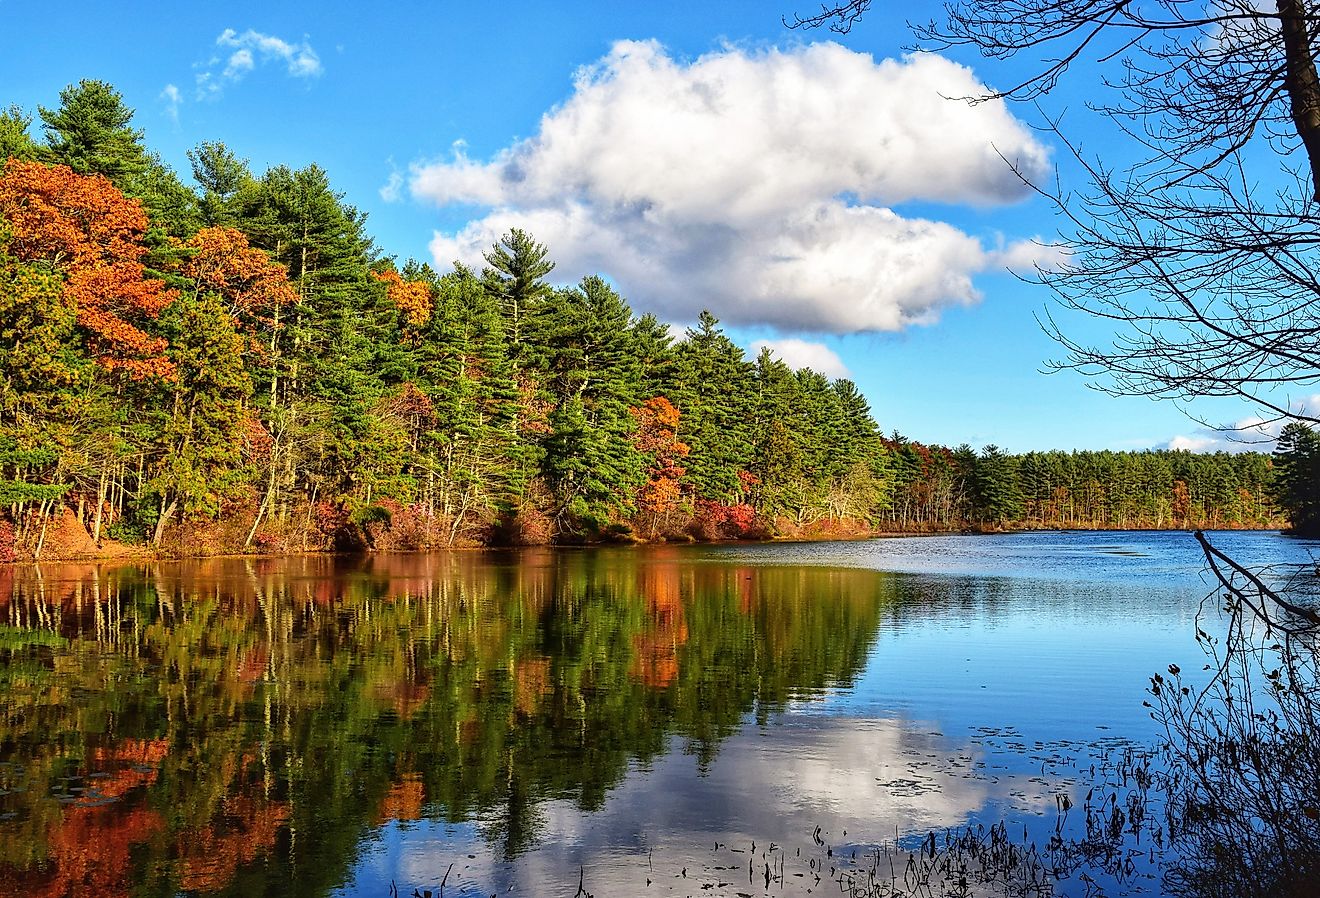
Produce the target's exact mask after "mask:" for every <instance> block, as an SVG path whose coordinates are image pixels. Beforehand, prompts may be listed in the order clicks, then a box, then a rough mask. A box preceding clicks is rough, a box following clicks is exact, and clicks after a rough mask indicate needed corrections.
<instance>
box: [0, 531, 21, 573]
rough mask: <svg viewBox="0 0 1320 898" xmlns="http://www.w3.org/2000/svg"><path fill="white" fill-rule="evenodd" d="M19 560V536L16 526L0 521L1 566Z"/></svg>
mask: <svg viewBox="0 0 1320 898" xmlns="http://www.w3.org/2000/svg"><path fill="white" fill-rule="evenodd" d="M17 560H18V535H17V534H16V533H15V532H14V525H13V524H12V523H11V522H9V521H3V520H0V564H5V563H8V562H11V561H17Z"/></svg>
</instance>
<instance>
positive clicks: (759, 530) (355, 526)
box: [0, 508, 1286, 563]
mask: <svg viewBox="0 0 1320 898" xmlns="http://www.w3.org/2000/svg"><path fill="white" fill-rule="evenodd" d="M2 524H3V522H0V525H2ZM253 525H254V521H253V520H252V519H251V518H250V517H248V518H247V519H244V518H243V517H238V518H231V519H225V518H223V517H222V518H221V519H220V520H216V521H204V522H185V523H183V524H181V525H177V526H175V527H172V528H169V529H167V530H166V531H165V533H164V536H163V538H162V540H161V541H160V543H159V545H151V544H150V543H149V542H148V541H146V540H145V539H138V540H135V539H133V538H123V537H122V536H121V538H110V537H108V536H104V535H103V536H102V538H101V539H99V540H98V539H96V538H94V537H93V534H92V532H91V529H90V528H89V527H88V525H87V523H86V522H85V521H84V520H83V519H82V518H81V517H80V516H79V515H78V514H77V513H76V512H75V511H74V510H73V509H70V508H64V509H61V510H60V511H58V512H55V513H52V514H51V515H49V516H48V519H47V520H44V521H43V522H41V525H40V526H29V527H28V528H26V530H25V537H26V538H25V539H16V538H14V537H13V530H12V528H9V531H8V532H9V534H10V538H9V539H8V540H0V563H31V562H63V561H101V562H104V561H124V562H134V561H160V560H171V559H184V558H226V557H296V556H300V555H308V554H316V555H320V554H330V555H358V554H372V553H394V552H431V551H448V550H455V549H477V550H480V549H495V548H518V547H529V546H560V547H573V546H578V547H581V546H609V545H622V546H627V545H684V544H721V543H734V544H738V543H747V544H755V543H769V542H788V543H793V542H805V543H811V542H836V541H853V540H868V539H885V538H900V537H921V536H952V535H969V536H971V535H986V534H1008V533H1033V532H1056V533H1092V532H1122V531H1131V532H1149V533H1162V532H1180V531H1190V530H1194V529H1211V530H1240V531H1261V532H1268V531H1278V530H1280V529H1282V528H1283V527H1284V526H1285V525H1286V522H1285V521H1270V522H1268V524H1263V523H1253V524H1250V525H1242V524H1240V523H1238V522H1227V523H1225V522H1218V521H1196V522H1190V523H1187V524H1186V525H1185V526H1152V525H1145V526H1143V525H1141V524H1137V525H1133V524H1131V523H1129V522H1126V521H1124V522H1118V523H1112V524H1097V525H1091V526H1079V527H1065V526H1059V525H1052V524H1048V523H1044V522H1040V521H1020V522H1010V523H1005V524H1001V525H987V524H984V523H975V522H967V521H959V522H954V523H951V524H949V525H947V526H938V525H930V524H923V525H921V526H918V527H908V528H902V527H894V526H892V525H889V524H888V523H887V524H886V525H885V526H880V527H877V526H872V525H870V524H867V523H866V522H864V521H859V520H856V519H850V518H840V519H834V520H828V519H824V520H819V521H811V522H805V523H800V522H797V521H794V520H791V519H788V518H782V517H781V518H776V519H774V520H773V521H768V522H767V521H759V520H753V521H751V522H749V523H747V524H745V525H743V526H739V527H734V528H728V527H713V528H712V527H700V526H688V527H686V528H683V529H678V528H671V529H668V530H666V531H665V532H663V533H653V534H649V535H645V534H639V533H637V532H636V531H634V530H632V529H631V528H626V527H615V528H606V529H603V530H599V531H593V532H584V533H576V534H574V533H567V534H560V535H559V536H557V537H554V538H550V537H548V536H546V535H545V534H542V533H536V532H528V531H527V530H526V529H524V528H519V527H518V526H517V524H516V522H515V523H514V524H512V525H504V526H499V527H496V526H492V527H491V528H490V529H489V530H488V531H487V532H486V533H485V534H484V535H483V538H481V539H474V538H471V537H466V538H463V539H452V538H451V537H452V535H453V534H452V533H450V532H449V531H448V529H447V528H444V527H439V526H434V525H428V524H427V523H426V522H425V521H423V522H420V523H419V522H418V521H415V520H412V519H404V520H401V521H396V520H395V519H394V518H380V519H376V520H370V521H366V522H364V523H357V522H354V521H346V522H343V523H340V524H339V525H338V526H336V527H335V528H333V529H327V528H324V527H318V526H316V525H315V524H314V523H313V522H312V521H311V520H310V519H309V520H308V522H307V523H306V524H305V525H304V526H302V527H293V528H287V529H285V530H284V531H282V532H280V533H278V534H272V533H270V532H268V531H267V532H260V533H259V532H258V531H257V528H256V527H254V526H253Z"/></svg>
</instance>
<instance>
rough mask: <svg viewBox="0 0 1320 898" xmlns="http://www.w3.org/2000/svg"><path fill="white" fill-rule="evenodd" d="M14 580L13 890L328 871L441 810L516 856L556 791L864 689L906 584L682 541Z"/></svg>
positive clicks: (2, 851)
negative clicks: (631, 550) (702, 555)
mask: <svg viewBox="0 0 1320 898" xmlns="http://www.w3.org/2000/svg"><path fill="white" fill-rule="evenodd" d="M4 576H5V577H6V579H7V583H0V622H3V623H0V694H3V695H4V696H5V698H4V701H3V703H2V706H0V714H3V717H2V718H0V788H3V789H5V790H6V792H7V794H0V883H3V885H0V896H4V895H20V894H22V895H26V894H34V893H40V894H49V895H61V894H78V893H83V892H86V891H88V890H91V891H93V892H95V893H96V894H103V895H113V894H119V893H126V892H127V890H128V887H129V884H130V883H134V882H137V883H143V884H144V885H145V886H146V887H147V888H148V890H152V891H155V890H174V889H187V890H197V891H225V890H232V891H235V892H239V891H241V892H247V891H253V890H258V891H260V890H263V885H262V884H263V882H264V883H266V884H267V885H269V884H271V883H287V884H297V889H298V891H300V892H303V891H306V892H312V893H319V892H323V891H325V890H327V889H329V888H331V887H333V886H334V885H336V884H338V883H339V882H340V881H341V880H342V879H343V877H344V876H345V874H346V871H347V870H348V869H349V867H350V865H351V863H352V861H353V860H354V858H355V857H356V853H357V850H358V847H359V845H360V843H361V842H362V840H363V838H364V836H366V835H367V834H369V833H370V831H371V829H372V827H373V826H375V825H378V824H380V823H382V822H384V821H386V820H390V819H398V820H409V819H418V818H421V817H424V816H425V817H433V818H437V819H445V820H449V821H478V822H479V823H480V825H481V826H482V827H483V829H484V831H486V832H487V833H488V834H489V835H490V836H491V837H492V838H493V839H495V840H496V841H497V842H498V843H499V846H500V847H501V848H502V849H503V851H504V852H505V853H507V854H513V853H517V852H518V851H520V850H522V849H524V848H525V847H527V846H528V845H529V844H531V842H532V841H533V840H534V839H535V828H536V821H537V812H536V809H537V807H538V805H539V804H541V803H543V802H544V801H546V800H548V799H554V798H559V799H571V800H573V801H575V802H576V803H578V804H579V805H580V806H581V807H583V808H586V809H591V808H595V807H598V806H599V805H600V804H601V803H602V802H603V801H604V799H605V796H606V795H607V793H608V792H609V790H610V789H611V787H612V786H614V785H615V784H617V783H618V782H619V781H620V780H621V779H622V778H623V776H624V775H625V773H626V771H627V769H628V765H629V763H630V762H636V761H641V762H645V761H647V760H648V759H650V758H653V757H655V756H656V755H658V754H660V753H662V752H664V751H666V750H667V749H668V748H669V747H670V745H671V740H672V739H674V738H677V739H678V740H679V741H680V744H681V745H682V747H683V749H684V750H686V751H688V752H691V753H693V754H694V755H696V757H697V758H698V760H699V762H701V763H709V762H710V760H711V759H712V758H713V757H714V756H715V754H716V752H717V751H718V749H719V745H720V743H721V740H723V739H724V738H725V737H727V736H728V735H729V734H730V733H732V732H733V731H734V730H735V729H736V728H737V727H738V725H739V723H740V722H741V721H742V720H743V719H745V717H746V715H748V714H749V713H751V714H754V715H755V716H756V717H758V718H761V719H765V718H766V717H768V716H769V715H771V714H773V713H774V712H775V711H777V710H778V709H781V708H783V707H784V705H785V704H786V703H787V702H788V701H790V700H793V699H795V698H799V697H802V696H803V695H807V694H812V693H814V692H818V691H819V690H821V689H824V688H827V687H830V686H833V685H838V684H845V683H847V682H848V681H849V679H850V678H851V677H853V676H855V675H856V674H857V673H858V672H859V671H860V670H861V668H862V665H863V663H864V660H865V658H866V654H867V650H868V647H869V646H870V644H871V642H872V641H873V639H874V638H875V634H876V631H877V627H878V621H879V617H880V613H881V609H882V607H883V606H885V605H886V604H887V603H888V602H889V601H890V583H891V581H890V580H889V579H887V578H885V577H884V576H883V575H877V574H875V573H872V572H866V571H837V570H825V569H800V568H792V569H789V568H768V567H733V566H726V565H716V564H699V565H692V564H687V563H681V562H680V561H679V559H678V557H677V555H667V554H666V553H664V552H663V551H661V552H656V553H650V554H648V555H647V556H645V561H639V559H638V557H637V556H634V555H628V554H624V553H618V552H580V553H571V552H570V553H551V552H545V553H520V554H510V555H503V556H500V555H495V556H492V555H489V554H481V555H479V554H456V555H452V556H416V557H409V556H397V557H379V558H373V559H368V560H364V561H360V562H355V563H346V562H344V561H343V560H342V559H330V558H319V557H318V558H303V559H288V560H282V561H257V560H211V561H204V562H197V563H192V564H183V565H171V566H159V567H150V568H133V567H130V568H120V569H99V568H96V567H60V568H46V569H44V570H38V569H35V568H33V569H13V570H9V571H6V572H5V574H4ZM18 790H22V791H18Z"/></svg>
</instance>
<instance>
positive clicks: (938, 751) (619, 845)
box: [354, 715, 1054, 895]
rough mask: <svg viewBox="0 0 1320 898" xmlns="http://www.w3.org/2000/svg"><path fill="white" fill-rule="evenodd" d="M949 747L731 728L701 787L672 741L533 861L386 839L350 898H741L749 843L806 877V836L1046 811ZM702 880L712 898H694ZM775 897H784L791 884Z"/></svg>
mask: <svg viewBox="0 0 1320 898" xmlns="http://www.w3.org/2000/svg"><path fill="white" fill-rule="evenodd" d="M949 743H950V740H948V739H947V738H945V737H944V736H942V735H940V734H938V733H932V732H928V731H926V729H924V728H923V727H921V726H919V725H913V724H910V723H905V722H903V721H898V720H876V719H870V720H858V719H839V718H825V717H816V716H814V715H812V716H798V715H789V716H787V717H786V718H784V719H783V723H782V724H780V725H775V726H770V727H755V726H747V727H745V728H743V729H742V730H741V731H740V732H739V733H738V734H736V735H735V736H733V737H731V738H730V739H729V740H728V741H727V742H725V743H724V744H723V745H722V747H721V749H720V752H719V755H718V756H717V757H716V759H715V761H714V763H713V764H711V765H710V766H709V768H708V769H707V770H706V771H705V772H704V773H702V772H700V771H699V770H698V766H697V760H696V758H695V757H693V756H692V755H690V754H686V753H684V752H682V751H681V750H679V749H680V748H681V742H680V741H679V740H675V742H674V748H675V750H674V751H671V752H669V753H667V754H665V755H663V756H662V757H660V758H658V759H656V760H655V761H654V762H653V763H651V764H650V765H649V766H646V767H634V768H633V769H632V770H631V771H630V773H629V775H628V776H627V777H626V779H625V781H624V782H623V783H621V784H620V785H619V786H618V787H617V788H616V789H615V790H614V791H613V792H611V793H610V796H609V798H608V799H607V800H606V802H605V804H604V806H603V807H601V808H600V809H599V810H598V811H596V812H595V813H585V812H583V811H581V810H580V809H578V807H577V806H576V805H575V804H574V803H573V802H571V801H566V800H558V801H551V802H546V803H545V804H543V805H542V806H541V807H540V808H539V813H538V815H537V816H538V818H539V820H540V823H541V825H540V826H539V827H538V830H539V834H540V838H539V840H538V845H537V847H536V848H534V849H533V850H531V851H529V852H527V853H525V854H523V855H521V856H519V857H518V858H516V859H515V860H513V861H511V862H507V863H506V862H504V861H502V860H501V859H500V858H498V857H496V856H495V855H494V852H493V850H492V848H491V846H490V845H489V844H488V843H486V842H484V841H482V840H481V838H480V837H479V836H478V835H477V831H476V828H474V827H470V826H464V827H452V826H450V827H446V826H444V825H443V824H428V823H421V824H418V825H416V826H413V827H409V828H407V829H403V828H400V827H390V828H388V829H387V830H385V831H384V833H383V844H381V845H380V846H379V847H378V849H377V850H375V851H372V852H369V853H366V854H364V856H363V858H362V861H361V863H360V865H359V868H358V870H357V882H356V883H355V889H354V890H355V891H358V892H360V893H364V894H371V893H373V890H374V889H375V888H376V887H377V886H376V883H377V882H378V883H380V884H382V885H383V887H384V888H385V890H388V887H389V883H390V881H391V880H393V881H395V882H397V883H398V884H399V885H400V889H401V891H402V890H403V888H402V887H403V886H404V885H405V884H406V885H407V891H409V892H411V890H412V888H414V887H420V888H433V887H435V886H436V885H438V884H439V883H440V882H441V880H442V879H443V878H444V877H445V873H446V871H447V870H448V869H449V866H450V864H451V863H452V864H453V865H454V868H453V872H452V873H450V878H449V883H448V887H447V890H446V894H464V892H463V891H462V889H463V888H464V887H465V886H466V887H467V888H468V889H470V890H471V891H469V892H468V894H477V893H478V891H480V890H481V889H484V891H485V894H488V895H489V894H491V893H492V892H496V893H499V894H505V893H507V892H509V891H510V890H512V892H513V893H514V894H535V895H549V894H561V893H562V894H564V895H572V894H573V892H574V890H575V888H576V887H577V882H578V875H579V870H580V869H583V868H585V871H586V878H587V883H586V884H587V888H588V889H589V890H590V891H593V892H595V893H596V894H610V895H616V894H625V895H626V894H635V893H638V892H639V891H640V890H641V889H642V888H643V887H644V886H645V882H646V880H647V879H651V880H652V882H653V885H652V887H651V888H649V889H648V892H650V891H668V890H669V888H670V887H671V886H673V887H674V888H676V889H679V888H686V889H687V890H688V891H693V892H696V891H700V892H701V894H722V893H723V892H722V891H721V890H720V889H719V888H718V885H719V881H723V877H724V876H725V874H728V875H730V876H731V875H732V874H731V873H729V871H730V870H731V869H732V867H728V866H726V865H724V864H723V862H721V861H720V858H721V857H722V858H724V861H727V862H729V863H733V864H734V866H737V867H738V869H739V870H740V871H741V873H740V876H741V879H739V880H737V881H738V882H741V887H742V888H743V889H745V888H746V887H747V881H748V871H747V863H748V861H749V860H750V859H751V855H750V853H748V852H747V851H746V849H748V848H750V844H751V843H752V842H753V841H755V842H757V843H758V860H757V861H756V865H757V871H758V876H759V875H760V873H759V871H760V869H761V866H760V865H761V863H762V861H761V860H759V856H760V853H763V852H764V850H765V847H766V846H767V844H768V843H769V842H772V841H773V842H775V843H777V844H778V845H780V846H784V847H785V851H786V854H785V857H790V858H791V857H792V856H793V852H794V850H795V848H797V847H799V846H802V852H803V853H802V855H801V857H800V863H799V866H801V867H802V868H803V869H805V868H806V864H807V852H808V849H809V848H811V847H812V846H813V843H812V834H813V832H815V830H816V828H817V827H820V828H821V832H822V834H823V837H824V838H825V839H826V840H827V841H829V842H830V843H831V844H834V845H844V844H856V843H861V844H865V843H866V842H868V841H877V842H878V841H885V840H891V839H893V838H894V836H895V834H896V832H897V833H899V834H904V835H907V834H914V833H923V834H924V833H925V832H926V831H928V830H942V829H945V828H950V827H958V826H961V825H963V824H966V823H967V822H968V821H969V820H971V819H973V818H975V817H976V816H977V815H978V813H979V812H981V811H982V810H983V809H984V808H986V807H987V806H997V805H999V804H1000V803H1002V802H1005V801H1008V800H1009V796H1010V792H1011V793H1012V794H1013V795H1014V796H1015V797H1014V799H1013V800H1012V801H1013V803H1014V804H1016V805H1018V806H1022V804H1023V803H1024V802H1025V803H1026V804H1028V805H1030V806H1033V807H1035V808H1037V809H1039V808H1042V807H1044V806H1045V805H1046V803H1048V805H1049V806H1050V807H1051V808H1052V807H1053V805H1054V799H1053V793H1052V792H1051V791H1050V790H1049V788H1048V784H1047V783H1045V782H1044V781H1043V780H1039V781H1038V782H1031V781H1029V780H1028V779H1027V777H1025V776H1023V777H1020V778H1018V777H1012V778H1005V779H1004V780H1003V781H1002V782H1001V781H1000V778H999V777H997V776H988V775H986V763H985V760H984V758H983V753H982V749H981V747H980V746H979V745H978V744H977V743H975V742H973V743H970V744H963V745H959V746H951V745H950V744H949ZM1024 790H1025V795H1024ZM717 844H720V845H721V849H720V850H718V851H714V852H713V847H714V846H715V845H717ZM738 846H742V847H741V848H739V847H738ZM740 852H741V853H740ZM469 854H472V855H475V857H472V858H469V857H468V855H469ZM684 869H686V870H687V871H688V874H689V875H688V877H687V878H686V879H685V878H684V877H683V876H682V875H681V871H682V870H684ZM703 876H705V877H707V878H708V879H710V880H711V881H715V883H716V888H715V889H714V890H710V889H707V890H701V884H700V883H699V882H697V881H696V880H698V879H700V878H701V877H703ZM790 877H791V874H790ZM730 881H731V882H732V881H733V880H730ZM786 888H787V889H788V893H789V894H792V893H793V892H792V890H793V888H795V880H793V879H791V878H790V880H789V882H788V883H787V884H786ZM804 888H805V886H804ZM735 893H736V891H735V890H732V889H730V891H728V894H735ZM758 893H759V889H758Z"/></svg>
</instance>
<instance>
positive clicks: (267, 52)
mask: <svg viewBox="0 0 1320 898" xmlns="http://www.w3.org/2000/svg"><path fill="white" fill-rule="evenodd" d="M215 45H216V46H217V47H219V48H220V49H221V50H222V51H223V52H222V54H221V55H218V56H214V57H212V58H211V60H210V61H209V62H208V63H206V65H205V66H202V67H201V68H202V71H200V72H198V73H197V79H196V80H197V94H198V97H199V98H202V99H204V98H208V97H218V96H219V95H220V94H221V93H223V91H224V89H225V87H227V86H228V85H230V84H235V83H237V82H239V81H241V80H242V79H243V77H244V76H245V75H247V73H248V72H251V71H252V70H253V69H255V68H256V67H257V66H258V65H264V64H266V63H270V62H273V63H276V64H277V65H283V66H284V69H285V72H286V73H287V74H288V75H289V76H290V77H293V78H315V77H317V76H319V75H320V74H321V72H322V71H323V69H322V66H321V57H320V56H318V55H317V53H316V50H314V49H312V45H311V44H310V43H308V42H307V40H306V39H304V40H303V41H302V42H301V43H292V42H290V41H286V40H284V39H283V38H279V37H275V36H274V35H271V34H262V33H261V32H260V31H253V30H252V29H251V28H249V29H248V30H247V31H244V32H242V33H239V32H238V31H235V30H234V29H233V28H226V29H225V30H224V31H222V32H220V36H219V37H217V38H216V39H215Z"/></svg>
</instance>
